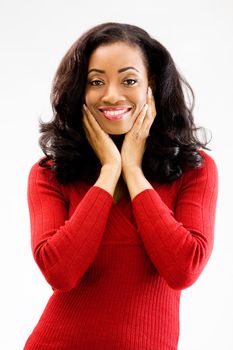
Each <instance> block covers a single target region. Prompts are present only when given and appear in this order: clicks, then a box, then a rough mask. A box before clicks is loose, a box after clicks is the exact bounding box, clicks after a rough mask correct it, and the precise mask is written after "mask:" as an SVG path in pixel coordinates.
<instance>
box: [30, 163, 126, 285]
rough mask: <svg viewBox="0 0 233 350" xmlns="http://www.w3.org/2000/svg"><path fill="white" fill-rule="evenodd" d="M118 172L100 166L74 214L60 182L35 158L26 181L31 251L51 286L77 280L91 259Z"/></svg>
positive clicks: (103, 224) (113, 168) (97, 244)
mask: <svg viewBox="0 0 233 350" xmlns="http://www.w3.org/2000/svg"><path fill="white" fill-rule="evenodd" d="M119 176H120V170H119V169H117V168H116V167H111V166H105V167H102V169H101V172H100V176H99V178H98V180H97V181H96V183H95V184H94V186H92V187H91V188H90V189H89V190H88V192H87V193H86V195H85V196H84V198H83V199H82V200H81V202H80V203H79V204H78V206H77V208H76V210H75V211H74V213H73V214H72V216H71V217H70V218H69V217H68V208H67V201H66V200H65V197H64V194H63V190H62V186H61V185H59V184H58V182H57V181H56V179H55V177H51V172H50V171H49V170H48V169H45V168H41V167H40V166H39V165H38V164H36V165H34V166H33V167H32V169H31V172H30V175H29V181H28V204H29V212H30V222H31V245H32V251H33V256H34V259H35V261H36V263H37V264H38V266H39V268H40V270H41V271H42V273H43V274H44V276H45V278H46V280H47V281H48V283H49V284H50V285H51V286H52V287H53V289H58V290H62V291H67V290H70V289H72V288H73V287H75V286H76V284H77V283H78V282H79V280H80V279H81V278H82V276H83V274H84V273H85V271H86V270H87V269H88V267H89V266H90V264H91V263H92V262H93V260H94V258H95V256H96V254H97V251H98V248H99V245H100V243H101V240H102V237H103V233H104V230H105V227H106V223H107V219H108V215H109V212H110V209H111V206H112V203H113V198H112V194H113V192H114V189H115V186H116V183H117V181H118V178H119Z"/></svg>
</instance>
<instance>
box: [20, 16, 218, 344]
mask: <svg viewBox="0 0 233 350" xmlns="http://www.w3.org/2000/svg"><path fill="white" fill-rule="evenodd" d="M184 86H186V88H187V89H189V91H190V92H191V94H192V89H191V87H190V86H189V85H188V83H187V82H186V81H185V80H184V78H182V77H181V76H180V74H179V73H178V71H177V69H176V67H175V64H174V62H173V60H172V58H171V55H170V54H169V52H168V51H167V49H166V48H165V47H164V46H163V45H161V44H160V43H159V42H158V41H157V40H155V39H154V38H152V37H151V36H150V35H149V34H148V33H147V32H145V31H144V30H143V29H141V28H139V27H136V26H133V25H129V24H122V23H104V24H101V25H98V26H96V27H94V28H91V29H90V30H89V31H87V32H86V33H84V34H83V35H82V36H81V37H80V38H79V39H78V40H77V41H76V42H75V43H74V44H73V46H72V47H71V48H70V49H69V51H68V52H67V53H66V55H65V56H64V58H63V59H62V61H61V63H60V65H59V67H58V70H57V72H56V75H55V78H54V82H53V87H52V93H51V101H52V107H53V112H54V115H53V118H52V120H51V121H50V122H48V123H42V124H41V133H42V135H41V138H40V145H41V148H42V150H43V152H44V153H45V157H43V158H42V159H40V160H39V161H38V162H37V163H36V164H34V165H33V167H32V169H31V172H30V175H29V181H28V204H29V211H30V219H31V246H32V251H33V256H34V258H35V261H36V263H37V264H38V266H39V268H40V270H41V272H42V273H43V275H44V277H45V279H46V281H47V282H48V283H49V284H50V285H51V287H52V289H53V294H52V296H51V297H50V299H49V301H48V303H47V305H46V307H45V309H44V311H43V314H42V315H41V317H40V319H39V320H38V323H37V325H36V327H35V328H34V330H33V332H32V333H31V335H30V336H29V338H28V339H27V341H26V344H25V347H24V350H52V349H57V350H77V349H82V350H93V349H95V350H105V349H106V350H109V349H112V350H123V349H125V350H126V349H127V350H152V349H153V350H154V349H156V350H176V349H177V345H178V339H179V304H180V295H181V291H182V289H185V288H187V287H189V286H191V285H192V284H193V283H195V281H196V280H197V279H198V277H199V276H200V274H201V272H202V271H203V269H204V267H205V266H206V264H207V261H208V259H209V257H210V255H211V252H212V247H213V240H214V222H215V208H216V201H217V190H218V177H217V169H216V165H215V162H214V160H213V159H212V158H211V157H210V156H209V155H208V154H207V153H206V152H205V151H204V149H207V148H206V143H204V142H201V141H200V140H198V138H197V135H196V130H197V128H196V127H195V124H194V120H193V115H192V106H187V105H186V102H185V98H184V91H183V87H184Z"/></svg>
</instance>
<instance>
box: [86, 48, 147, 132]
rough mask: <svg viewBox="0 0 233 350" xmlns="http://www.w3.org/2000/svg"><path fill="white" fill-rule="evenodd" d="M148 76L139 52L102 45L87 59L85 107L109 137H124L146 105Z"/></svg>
mask: <svg viewBox="0 0 233 350" xmlns="http://www.w3.org/2000/svg"><path fill="white" fill-rule="evenodd" d="M147 88H148V73H147V68H146V66H145V63H144V61H143V54H142V52H141V49H140V48H139V47H137V46H135V47H133V46H129V45H128V44H126V43H123V42H117V43H113V44H108V45H101V46H99V47H98V48H97V49H96V50H94V51H93V53H92V54H91V56H90V60H89V65H88V75H87V83H86V89H85V103H86V105H87V107H88V108H89V110H90V111H91V113H92V115H93V116H94V117H95V119H96V120H97V122H98V123H99V125H100V126H101V127H102V129H103V130H104V131H105V132H107V133H108V134H115V135H120V134H125V133H127V132H128V131H129V130H130V129H131V128H132V126H133V124H134V121H135V119H136V118H137V116H138V114H139V112H140V110H141V109H142V107H143V105H144V104H145V102H146V94H147Z"/></svg>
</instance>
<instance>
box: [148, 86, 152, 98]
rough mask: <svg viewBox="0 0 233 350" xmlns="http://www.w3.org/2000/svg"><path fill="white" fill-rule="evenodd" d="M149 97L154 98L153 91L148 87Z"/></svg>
mask: <svg viewBox="0 0 233 350" xmlns="http://www.w3.org/2000/svg"><path fill="white" fill-rule="evenodd" d="M148 95H149V97H151V96H152V90H151V87H150V86H148Z"/></svg>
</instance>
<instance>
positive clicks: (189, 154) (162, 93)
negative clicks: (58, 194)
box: [39, 22, 208, 184]
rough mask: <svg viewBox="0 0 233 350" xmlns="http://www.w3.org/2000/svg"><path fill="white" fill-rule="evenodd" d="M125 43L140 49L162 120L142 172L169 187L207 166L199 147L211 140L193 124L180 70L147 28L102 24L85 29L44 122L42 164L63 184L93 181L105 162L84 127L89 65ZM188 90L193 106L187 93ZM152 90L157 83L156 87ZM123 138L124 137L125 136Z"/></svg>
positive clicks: (56, 83)
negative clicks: (101, 52) (97, 53)
mask: <svg viewBox="0 0 233 350" xmlns="http://www.w3.org/2000/svg"><path fill="white" fill-rule="evenodd" d="M115 42H125V43H128V44H129V45H133V46H137V47H139V48H140V49H141V52H142V54H143V57H144V59H145V62H146V65H147V69H148V76H149V77H150V80H151V79H152V81H153V80H154V81H156V89H155V90H154V91H153V95H154V98H155V105H156V110H157V116H156V118H155V120H154V122H153V124H152V126H151V128H150V135H149V136H148V138H147V145H146V150H145V152H144V155H143V160H142V170H143V173H144V175H145V176H146V178H147V179H148V180H154V181H157V182H162V183H167V182H171V181H173V180H175V179H177V178H179V177H180V176H181V175H182V173H183V172H184V171H186V169H188V168H195V167H199V166H201V165H202V162H203V156H202V155H201V153H200V152H198V150H199V149H201V148H204V149H208V148H207V147H206V144H207V142H206V141H205V142H204V141H200V140H199V139H198V137H197V131H198V128H197V127H196V126H195V124H194V120H193V114H192V112H193V107H194V93H193V90H192V88H191V87H190V85H189V84H188V82H187V81H186V80H185V79H184V77H183V76H182V75H181V74H180V73H179V72H178V70H177V68H176V66H175V63H174V61H173V59H172V57H171V55H170V53H169V52H168V50H167V49H166V48H165V47H164V46H163V45H162V44H160V43H159V42H158V41H157V40H155V39H154V38H152V37H151V36H150V35H149V34H148V33H147V32H146V31H145V30H143V29H141V28H139V27H137V26H134V25H130V24H123V23H112V22H109V23H103V24H100V25H97V26H95V27H93V28H91V29H90V30H88V31H86V32H85V33H84V34H83V35H82V36H81V37H80V38H79V39H78V40H77V41H76V42H75V43H74V44H73V45H72V46H71V48H70V49H69V50H68V52H67V53H66V54H65V56H64V57H63V59H62V61H61V63H60V65H59V67H58V69H57V72H56V74H55V77H54V80H53V85H52V91H51V96H50V97H51V104H52V109H53V117H52V120H51V121H49V122H46V123H44V122H41V123H40V132H41V136H40V140H39V142H40V146H41V148H42V150H43V152H44V154H45V157H44V158H43V159H42V160H41V161H40V165H41V166H43V167H47V168H50V169H51V170H52V171H53V172H54V173H55V175H56V177H57V179H58V181H59V182H60V183H63V184H65V183H68V182H72V181H75V180H78V179H82V180H85V181H89V180H90V179H94V178H95V176H96V174H97V171H98V169H100V161H99V159H98V158H97V156H96V155H95V153H94V151H93V149H92V147H91V146H90V144H89V142H88V140H87V138H86V135H85V132H84V129H83V125H82V105H83V97H84V91H85V86H86V79H87V69H88V61H89V57H90V55H91V54H92V52H93V51H94V50H95V49H96V48H97V47H99V46H100V45H106V44H111V43H115ZM184 88H185V89H186V91H187V96H188V97H189V102H188V101H187V98H186V97H185V95H184ZM152 89H153V84H152ZM121 136H122V135H119V137H121Z"/></svg>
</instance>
